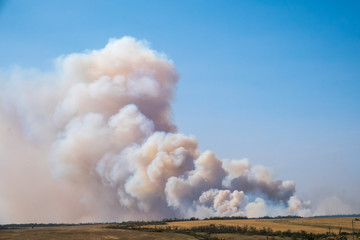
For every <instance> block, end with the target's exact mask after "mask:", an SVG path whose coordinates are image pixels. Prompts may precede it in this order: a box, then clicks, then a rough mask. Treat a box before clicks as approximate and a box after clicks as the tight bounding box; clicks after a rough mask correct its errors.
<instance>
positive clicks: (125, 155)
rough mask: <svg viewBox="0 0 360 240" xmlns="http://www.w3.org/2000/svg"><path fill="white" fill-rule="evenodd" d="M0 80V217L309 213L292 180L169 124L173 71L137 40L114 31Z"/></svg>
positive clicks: (94, 218)
mask: <svg viewBox="0 0 360 240" xmlns="http://www.w3.org/2000/svg"><path fill="white" fill-rule="evenodd" d="M1 78H2V79H1V90H0V102H1V106H0V141H1V145H0V220H1V221H2V222H79V221H113V220H117V221H118V220H130V219H161V218H165V217H185V218H188V217H209V216H249V217H259V216H264V215H288V214H300V215H309V214H310V211H309V210H308V205H309V203H308V202H303V201H301V200H300V199H298V198H297V197H296V196H295V183H294V182H292V181H280V180H276V179H275V177H274V174H273V173H272V172H271V171H269V170H268V169H267V168H265V167H263V166H260V165H252V164H251V163H250V162H249V161H248V160H247V159H241V160H236V159H232V160H227V159H218V158H217V157H216V155H215V154H214V153H213V152H211V151H205V152H200V151H199V150H198V143H197V141H196V139H195V137H193V136H185V135H183V134H180V133H177V128H176V126H175V125H174V123H173V122H172V119H171V102H172V99H173V95H174V90H175V88H176V83H177V81H178V74H177V71H176V68H175V67H174V65H173V63H172V62H171V61H170V60H168V59H167V57H166V56H164V55H163V54H160V53H158V52H155V51H154V50H151V49H150V48H149V47H148V44H147V43H146V42H143V41H137V40H135V39H133V38H131V37H124V38H121V39H111V40H110V41H109V43H108V44H107V45H106V46H105V48H103V49H101V50H94V51H86V52H85V53H81V54H70V55H67V56H62V57H60V58H58V59H57V60H56V70H55V71H54V72H50V73H43V72H40V71H38V70H36V69H31V70H23V69H20V68H17V69H14V70H12V71H10V72H8V73H2V75H1ZM209 135H211V130H209Z"/></svg>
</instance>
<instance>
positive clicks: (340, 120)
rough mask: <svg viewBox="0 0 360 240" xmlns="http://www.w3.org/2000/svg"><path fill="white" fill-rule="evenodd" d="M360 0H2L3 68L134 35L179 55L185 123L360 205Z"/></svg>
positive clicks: (312, 194) (218, 144) (206, 144)
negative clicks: (113, 38)
mask: <svg viewBox="0 0 360 240" xmlns="http://www.w3.org/2000/svg"><path fill="white" fill-rule="evenodd" d="M359 13H360V1H330V0H327V1H320V0H319V1H250V0H249V1H237V0H236V1H230V0H229V1H221V0H218V1H211V0H207V1H205V0H193V1H187V0H178V1H167V0H163V1H159V0H153V1H146V0H143V1H142V0H141V1H138V0H134V1H130V0H128V1H120V0H119V1H110V0H107V1H100V0H99V1H67V0H52V1H45V0H44V1H39V0H36V1H25V0H23V1H20V0H11V1H3V0H0V56H1V57H0V69H3V70H4V69H8V68H10V67H13V66H15V65H19V66H22V67H24V68H28V67H35V68H38V69H41V70H44V71H48V70H51V68H52V59H54V58H55V57H57V56H59V55H62V54H68V53H72V52H81V51H83V50H85V49H98V48H102V47H104V46H105V44H106V43H107V41H108V39H109V38H112V37H117V38H120V37H122V36H124V35H130V36H133V37H136V38H138V39H146V40H148V41H149V42H151V46H152V48H154V49H156V50H158V51H161V52H164V53H165V54H166V55H167V56H168V57H169V58H171V59H172V60H173V61H174V63H175V65H176V66H177V68H178V70H179V73H180V75H181V79H180V82H179V85H178V91H177V96H176V99H175V102H174V120H175V122H176V123H177V125H178V127H179V131H180V132H183V133H186V134H193V135H195V136H196V137H197V138H198V140H199V142H200V148H201V149H202V150H205V149H211V150H213V151H214V152H215V153H216V154H217V155H218V156H219V157H221V158H245V157H246V158H249V159H250V161H251V162H253V163H257V164H263V165H265V166H269V167H271V168H272V169H273V170H274V171H275V172H276V173H277V174H278V178H280V179H291V180H295V181H296V182H297V184H298V192H299V195H300V196H302V197H304V198H305V199H306V198H308V199H310V200H312V201H313V202H316V201H317V199H318V198H319V196H318V195H322V196H332V195H338V196H339V197H340V198H341V199H342V201H344V202H345V203H346V204H349V205H351V206H358V207H357V208H355V209H354V210H355V211H357V212H360V190H359V183H360V14H359Z"/></svg>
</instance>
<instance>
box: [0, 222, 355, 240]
mask: <svg viewBox="0 0 360 240" xmlns="http://www.w3.org/2000/svg"><path fill="white" fill-rule="evenodd" d="M353 219H354V218H282V219H229V220H198V221H179V222H167V223H166V224H165V225H156V228H157V230H159V229H160V228H164V229H165V228H167V227H168V228H169V227H171V229H175V228H176V227H177V228H179V229H190V228H193V227H199V226H209V225H211V224H214V225H215V226H220V225H225V226H241V227H244V226H248V227H256V228H257V229H259V230H260V229H262V228H271V229H272V230H273V231H274V232H275V231H281V232H286V231H288V230H291V232H300V231H306V232H308V233H314V234H321V233H327V232H328V231H329V227H330V231H331V232H332V233H334V234H339V230H340V228H341V231H342V232H348V233H351V232H352V225H351V221H352V220H353ZM109 226H114V225H113V224H112V225H109V224H96V225H75V226H55V227H35V228H34V229H32V228H20V229H9V230H0V240H5V239H6V240H8V239H9V240H10V239H11V240H20V239H21V240H22V239H27V240H48V239H49V240H60V239H64V240H65V239H66V240H82V239H84V240H85V239H89V240H95V239H96V240H100V239H104V240H107V239H125V240H127V239H129V240H138V239H160V240H167V239H184V240H187V239H189V240H190V239H205V238H203V237H202V236H204V237H205V236H211V237H216V238H218V239H226V240H236V239H239V240H256V239H260V240H261V239H264V240H265V239H276V240H279V239H282V240H289V239H292V238H291V237H286V236H265V235H262V236H260V235H254V234H241V233H214V232H213V233H211V234H208V235H207V233H205V232H197V231H196V236H190V235H187V234H183V232H182V233H175V232H174V231H165V230H164V231H163V232H154V231H150V230H142V231H137V230H131V229H113V228H107V227H109ZM115 226H116V225H115ZM141 228H142V229H147V228H155V226H154V225H146V226H142V227H141ZM140 230H141V229H140ZM354 230H355V232H360V221H355V222H354ZM293 239H295V238H293ZM322 239H326V238H322ZM344 239H352V236H350V235H348V236H347V237H346V238H344ZM355 239H359V238H356V237H355Z"/></svg>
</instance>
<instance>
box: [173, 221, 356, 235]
mask: <svg viewBox="0 0 360 240" xmlns="http://www.w3.org/2000/svg"><path fill="white" fill-rule="evenodd" d="M353 219H354V218H346V217H345V218H282V219H233V220H199V221H183V222H169V223H168V225H170V226H177V227H180V228H191V227H196V226H206V225H210V224H215V225H220V224H222V225H229V226H237V225H239V226H244V225H247V226H249V227H250V226H253V227H256V228H258V229H261V228H264V227H266V228H268V227H269V228H272V229H273V230H274V231H287V230H291V231H292V232H297V231H306V232H310V233H316V234H319V233H327V232H329V227H330V232H332V233H336V234H338V233H339V230H340V228H341V231H342V232H349V233H350V232H352V226H351V221H352V220H353ZM354 230H355V232H359V231H360V221H355V222H354Z"/></svg>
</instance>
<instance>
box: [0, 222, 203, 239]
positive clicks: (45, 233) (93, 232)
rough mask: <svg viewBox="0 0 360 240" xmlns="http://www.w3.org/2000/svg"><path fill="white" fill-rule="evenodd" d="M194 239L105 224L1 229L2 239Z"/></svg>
mask: <svg viewBox="0 0 360 240" xmlns="http://www.w3.org/2000/svg"><path fill="white" fill-rule="evenodd" d="M111 239H113V240H115V239H121V240H140V239H149V240H155V239H159V240H169V239H183V240H193V239H196V238H193V237H191V236H188V235H183V234H177V233H166V232H161V233H157V232H144V231H141V232H139V231H133V230H122V229H106V228H105V225H82V226H65V227H39V228H34V229H31V228H26V229H12V230H0V240H111Z"/></svg>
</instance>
